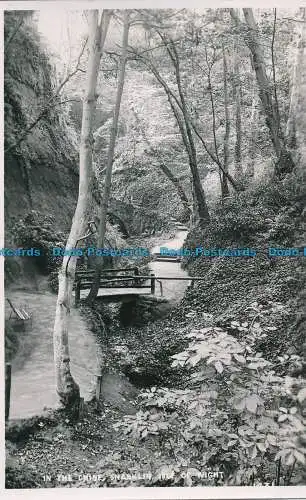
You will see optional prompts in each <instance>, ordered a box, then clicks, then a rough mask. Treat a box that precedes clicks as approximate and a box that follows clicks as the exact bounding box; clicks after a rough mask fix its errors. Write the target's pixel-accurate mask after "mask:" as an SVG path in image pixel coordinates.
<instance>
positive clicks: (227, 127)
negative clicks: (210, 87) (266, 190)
mask: <svg viewBox="0 0 306 500" xmlns="http://www.w3.org/2000/svg"><path fill="white" fill-rule="evenodd" d="M222 56H223V90H224V116H225V134H224V139H223V164H224V170H225V172H228V167H229V157H230V149H229V137H230V131H231V122H230V114H229V105H228V101H229V98H228V81H227V59H226V54H225V49H224V46H222ZM221 196H222V198H225V197H226V196H229V189H228V183H227V177H226V175H225V174H224V173H223V172H222V174H221Z"/></svg>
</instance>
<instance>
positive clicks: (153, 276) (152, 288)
mask: <svg viewBox="0 0 306 500" xmlns="http://www.w3.org/2000/svg"><path fill="white" fill-rule="evenodd" d="M151 276H152V278H151V293H152V295H154V294H155V274H154V273H151Z"/></svg>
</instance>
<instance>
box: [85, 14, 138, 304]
mask: <svg viewBox="0 0 306 500" xmlns="http://www.w3.org/2000/svg"><path fill="white" fill-rule="evenodd" d="M123 19H124V21H123V39H122V50H121V57H120V67H119V76H118V87H117V96H116V102H115V109H114V115H113V122H112V128H111V134H110V142H109V148H108V155H107V165H106V173H105V182H104V192H103V198H102V203H101V206H100V211H99V230H98V239H97V247H98V248H103V247H104V242H105V233H106V221H107V212H108V205H109V200H110V193H111V186H112V170H113V162H114V152H115V146H116V139H117V133H118V122H119V114H120V105H121V98H122V93H123V87H124V77H125V66H126V58H127V46H128V38H129V27H130V25H129V11H128V10H124V14H123ZM95 260H96V269H95V276H94V280H93V285H92V287H91V289H90V292H89V295H88V298H87V300H88V302H89V303H91V302H93V301H94V300H95V298H96V297H97V295H98V291H99V283H100V276H101V272H102V263H101V260H102V259H101V257H97V258H96V259H95Z"/></svg>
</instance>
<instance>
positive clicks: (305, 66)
mask: <svg viewBox="0 0 306 500" xmlns="http://www.w3.org/2000/svg"><path fill="white" fill-rule="evenodd" d="M300 19H301V22H299V23H298V26H297V36H296V48H295V57H294V65H293V69H292V84H291V93H290V107H289V116H288V121H287V128H286V137H287V141H288V144H289V145H290V147H291V148H295V147H297V146H301V145H303V143H305V140H306V130H305V126H306V120H305V113H306V109H305V107H306V98H305V92H306V62H305V50H306V9H305V8H301V9H300ZM290 55H292V54H290ZM303 130H304V133H303Z"/></svg>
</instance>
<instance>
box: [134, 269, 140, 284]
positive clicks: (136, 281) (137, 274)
mask: <svg viewBox="0 0 306 500" xmlns="http://www.w3.org/2000/svg"><path fill="white" fill-rule="evenodd" d="M134 273H135V285H136V286H139V285H140V279H139V278H138V276H139V269H138V267H135V270H134Z"/></svg>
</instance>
